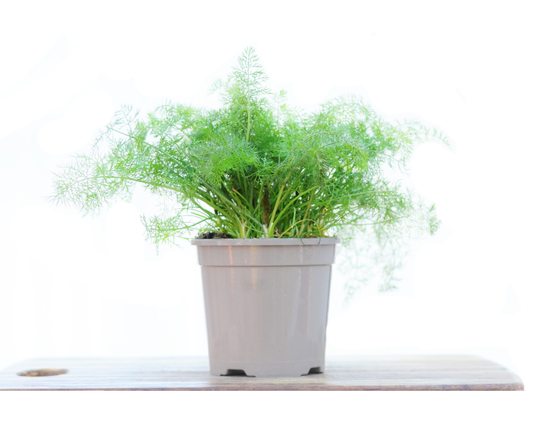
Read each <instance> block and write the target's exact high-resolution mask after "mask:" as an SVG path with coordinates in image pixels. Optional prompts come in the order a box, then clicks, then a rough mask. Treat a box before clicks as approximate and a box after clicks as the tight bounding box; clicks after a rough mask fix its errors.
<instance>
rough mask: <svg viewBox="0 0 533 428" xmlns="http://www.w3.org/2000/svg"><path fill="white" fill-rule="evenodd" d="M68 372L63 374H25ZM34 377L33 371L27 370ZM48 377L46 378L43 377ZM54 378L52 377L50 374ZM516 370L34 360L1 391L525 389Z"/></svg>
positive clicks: (466, 364)
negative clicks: (242, 370)
mask: <svg viewBox="0 0 533 428" xmlns="http://www.w3.org/2000/svg"><path fill="white" fill-rule="evenodd" d="M39 369H63V370H68V372H67V373H65V374H61V375H58V376H33V377H28V376H18V375H17V373H20V372H23V371H30V373H29V374H33V375H35V374H38V373H35V372H33V373H31V371H35V370H39ZM27 374H28V373H27ZM43 374H46V373H43ZM48 374H50V373H48ZM523 389H524V385H523V384H522V381H521V380H520V379H519V378H518V376H516V375H515V374H514V373H512V372H510V371H509V370H507V369H506V368H504V367H502V366H500V365H498V364H495V363H493V362H490V361H487V360H484V359H481V358H477V357H469V356H376V357H372V356H364V357H354V358H328V359H327V364H326V371H325V372H324V373H322V374H310V375H306V376H301V377H296V378H254V377H244V376H213V375H210V374H209V372H208V361H207V358H115V359H113V358H95V359H89V358H80V359H75V358H68V359H57V358H54V359H38V360H29V361H25V362H22V363H19V364H16V365H14V366H12V367H9V368H7V369H6V370H4V371H2V372H0V390H115V391H116V390H129V391H131V390H158V391H159V390H162V391H166V390H184V391H191V390H204V391H205V390H207V391H235V390H262V391H265V390H275V391H281V390H298V391H310V390H313V391H315V390H326V391H334V390H343V391H346V390H385V391H387V390H389V391H390V390H394V391H398V390H418V391H420V390H422V391H427V390H491V391H510V390H523Z"/></svg>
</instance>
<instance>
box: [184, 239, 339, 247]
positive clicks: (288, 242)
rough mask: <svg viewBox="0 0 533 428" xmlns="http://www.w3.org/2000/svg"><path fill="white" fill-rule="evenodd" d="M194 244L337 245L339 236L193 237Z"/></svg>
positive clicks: (250, 245) (249, 245) (216, 245)
mask: <svg viewBox="0 0 533 428" xmlns="http://www.w3.org/2000/svg"><path fill="white" fill-rule="evenodd" d="M190 242H191V244H192V245H198V246H202V247H204V246H211V247H213V246H215V247H218V246H233V245H239V246H248V247H254V246H286V245H293V246H296V245H335V244H340V243H341V240H340V239H339V238H335V237H334V238H247V239H219V238H214V239H191V241H190Z"/></svg>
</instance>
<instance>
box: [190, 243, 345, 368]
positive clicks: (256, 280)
mask: <svg viewBox="0 0 533 428" xmlns="http://www.w3.org/2000/svg"><path fill="white" fill-rule="evenodd" d="M339 242H340V240H339V239H337V238H311V239H283V238H278V239H195V240H192V241H191V243H192V244H193V245H197V246H198V261H199V263H200V265H201V266H202V281H203V290H204V302H205V311H206V321H207V338H208V345H209V365H210V371H211V374H213V375H227V374H237V373H242V372H241V371H244V373H245V374H246V375H248V376H301V375H304V374H308V373H310V372H311V373H321V372H323V371H324V364H325V351H326V324H327V319H328V303H329V288H330V280H331V265H332V264H333V262H334V257H335V244H337V243H339Z"/></svg>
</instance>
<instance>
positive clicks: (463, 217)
mask: <svg viewBox="0 0 533 428" xmlns="http://www.w3.org/2000/svg"><path fill="white" fill-rule="evenodd" d="M527 6H528V2H514V3H513V2H450V1H446V2H427V1H419V2H416V1H399V2H393V1H390V2H383V1H369V2H360V1H357V2H347V1H344V2H339V1H328V2H311V1H307V2H276V1H269V2H268V3H266V2H265V3H251V2H236V1H231V2H228V1H226V2H169V1H166V2H158V1H151V2H138V3H134V2H117V1H114V2H113V1H105V2H103V1H102V2H98V1H92V2H87V3H86V4H85V5H82V4H81V3H74V2H66V1H65V2H60V1H46V2H17V3H12V4H10V5H6V6H2V11H1V13H0V23H1V25H0V46H1V49H0V65H1V66H0V368H3V367H6V366H8V365H10V364H12V363H14V362H17V361H20V360H22V359H27V358H33V357H55V356H62V357H67V356H73V357H78V356H86V357H97V356H167V355H207V343H206V333H205V322H204V312H203V302H202V294H201V282H200V270H199V268H198V266H197V261H196V254H195V251H194V249H193V248H191V247H190V246H189V244H187V243H184V244H183V245H182V247H181V248H166V249H163V251H161V253H160V254H159V255H157V254H156V252H155V250H154V248H153V246H152V245H151V244H148V243H146V242H144V239H143V230H142V226H141V224H140V222H139V219H138V217H139V214H140V213H143V212H150V210H153V208H154V206H153V202H152V201H151V200H150V197H149V195H147V194H146V193H144V192H142V191H139V192H137V193H136V194H135V197H134V199H133V201H132V203H119V204H117V205H115V206H113V207H111V208H110V209H108V210H105V211H104V212H102V213H101V215H99V216H95V217H90V216H88V217H81V215H79V213H78V212H77V211H76V209H75V208H72V207H57V206H54V205H52V204H50V203H48V202H47V201H46V197H47V196H49V195H51V193H52V179H53V172H54V171H58V165H60V164H63V163H65V162H68V160H69V157H70V156H71V155H72V154H74V153H76V152H79V151H83V150H85V149H87V147H89V144H90V143H91V142H92V139H93V138H94V136H95V134H96V132H97V131H98V130H99V129H101V128H102V127H103V126H104V125H105V124H106V123H107V122H108V121H109V120H110V119H111V117H112V114H113V112H114V111H115V110H117V109H118V108H119V107H120V106H121V105H123V104H133V105H134V106H135V107H137V108H140V109H141V112H142V113H146V112H148V111H150V110H151V109H153V108H154V107H156V106H157V105H158V104H160V103H162V102H163V101H165V100H172V101H175V102H181V103H184V104H193V105H196V106H211V107H213V106H217V105H218V99H217V97H216V95H215V96H211V97H208V96H207V94H208V89H209V87H210V85H211V83H212V82H213V81H214V80H215V79H217V78H221V77H225V76H226V75H227V73H228V72H229V71H230V69H231V67H232V65H233V64H234V63H235V61H236V59H237V57H238V56H239V55H240V54H241V53H242V51H243V50H244V48H245V47H247V46H253V47H254V48H255V49H256V51H257V53H258V55H259V57H260V60H261V62H262V64H263V65H264V67H265V70H266V72H267V73H268V74H269V76H270V85H271V87H272V88H273V89H278V90H279V89H282V88H284V89H287V90H288V91H289V100H290V102H291V103H292V104H294V105H299V106H302V107H304V108H305V109H307V110H308V111H313V110H314V109H316V108H317V106H318V105H319V104H320V103H321V102H324V101H326V100H327V99H329V98H332V97H335V96H337V95H342V94H349V93H353V94H357V95H362V96H363V97H364V98H365V99H366V100H367V101H368V102H370V103H371V104H372V105H373V106H374V107H375V109H376V110H377V111H378V112H379V113H380V114H382V115H383V116H384V117H385V118H387V119H389V120H396V119H398V118H416V119H419V120H421V121H423V122H424V123H425V124H427V125H430V126H436V127H438V128H439V129H440V130H442V131H444V132H445V133H446V134H447V135H448V136H449V137H450V139H451V143H452V148H451V150H450V149H447V148H444V147H441V146H438V145H436V144H431V143H430V144H424V145H422V146H420V147H419V148H417V149H416V151H415V153H414V157H413V161H412V164H411V171H412V174H411V178H412V183H413V185H414V186H415V188H416V189H417V191H418V192H419V193H420V194H422V195H423V196H424V197H426V198H427V200H428V201H429V202H435V203H436V204H437V210H438V215H439V217H440V218H441V219H442V228H441V230H440V231H439V232H438V234H437V235H436V236H435V237H433V238H431V239H426V240H423V241H420V242H418V243H416V244H414V245H413V253H412V256H411V257H410V258H409V259H408V260H407V268H406V270H405V272H404V278H405V280H404V282H403V283H402V284H401V285H400V288H399V290H398V291H395V292H389V293H385V294H380V293H377V292H376V291H375V290H373V289H363V290H361V291H360V292H358V293H357V294H356V295H355V298H354V299H353V300H352V302H351V303H349V304H347V305H346V304H343V297H344V296H343V290H342V286H343V284H342V280H341V276H340V275H339V274H338V273H335V274H334V277H333V291H332V300H331V307H330V322H329V327H328V348H327V349H328V351H327V352H328V355H340V354H346V355H358V354H386V353H394V354H401V353H403V354H423V353H428V354H448V353H449V354H472V355H478V356H481V357H486V358H489V359H492V360H493V361H496V362H498V363H501V364H502V365H504V366H506V367H508V368H510V369H512V370H513V371H514V372H515V373H517V374H518V375H519V376H520V377H521V378H522V380H523V381H524V383H525V384H526V387H527V385H528V384H529V383H530V382H531V381H532V380H533V373H532V368H531V367H532V365H531V361H532V359H533V354H532V351H531V346H530V343H531V325H532V322H531V321H532V320H531V317H532V316H531V295H532V290H531V286H532V285H533V284H532V280H531V260H532V256H533V252H532V250H531V240H532V238H533V233H532V226H531V206H532V204H531V196H532V190H531V185H532V180H531V173H530V171H529V167H530V163H531V158H532V155H533V149H532V142H533V141H532V140H533V137H532V134H531V118H532V113H533V107H532V104H531V99H532V95H533V85H532V79H531V76H532V75H533V67H532V63H531V40H533V31H532V30H531V26H530V23H531V13H530V11H529V9H528V7H527ZM526 394H527V393H526ZM389 401H390V400H389ZM507 401H508V400H507ZM384 402H385V403H386V402H387V401H386V400H385V401H384ZM509 405H510V404H509ZM484 408H485V409H487V407H486V406H485V407H484ZM515 415H516V412H515ZM492 420H493V422H494V421H495V420H496V419H492ZM432 426H440V425H432ZM517 426H520V425H517Z"/></svg>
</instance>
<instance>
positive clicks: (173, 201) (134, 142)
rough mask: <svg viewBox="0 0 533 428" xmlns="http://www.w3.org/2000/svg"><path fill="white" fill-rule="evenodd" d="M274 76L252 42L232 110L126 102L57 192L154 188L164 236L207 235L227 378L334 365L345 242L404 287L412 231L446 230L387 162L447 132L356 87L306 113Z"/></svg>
mask: <svg viewBox="0 0 533 428" xmlns="http://www.w3.org/2000/svg"><path fill="white" fill-rule="evenodd" d="M266 80H267V78H266V76H265V73H264V71H263V69H262V67H261V66H260V64H259V62H258V58H257V56H256V54H255V53H254V50H253V49H252V48H248V49H246V50H245V52H244V53H243V54H242V55H241V56H240V58H239V60H238V63H237V64H236V66H235V67H234V68H233V70H232V72H231V74H230V75H229V77H228V78H227V79H226V80H221V81H218V82H216V83H215V85H214V87H213V90H214V91H219V92H220V93H221V95H222V107H221V108H219V109H212V110H206V109H201V108H195V107H191V106H186V105H181V104H174V103H166V104H164V105H161V106H160V107H158V108H157V109H156V110H155V111H154V112H153V113H151V114H149V115H148V117H147V118H145V119H141V118H139V114H138V113H137V112H135V111H134V110H133V109H132V108H131V107H123V108H122V109H121V110H120V111H119V112H117V113H116V115H115V118H114V120H113V121H112V122H111V123H110V124H109V125H108V126H107V127H106V128H105V130H103V131H102V132H101V134H100V136H99V137H98V138H97V140H96V142H95V144H94V146H93V147H92V150H90V151H88V152H87V153H85V154H80V155H77V156H75V157H74V159H73V161H72V162H71V163H70V164H68V165H65V166H63V167H62V169H61V171H60V172H59V173H58V174H56V178H55V194H54V196H53V197H52V199H53V200H54V201H55V202H62V203H74V204H76V205H78V206H79V207H80V208H81V209H82V210H83V211H84V212H95V211H98V210H99V209H100V208H101V207H103V206H105V205H107V204H110V203H112V202H113V201H115V200H117V199H125V200H128V198H130V197H131V196H132V192H133V190H134V188H135V186H143V187H145V188H146V189H148V190H149V191H150V192H151V193H152V194H153V195H154V196H155V197H159V198H162V199H163V200H164V201H165V205H164V206H165V207H166V208H165V209H164V210H163V211H162V212H161V214H160V215H157V216H153V217H145V216H143V217H142V218H141V220H142V222H143V224H144V226H145V228H146V233H147V237H148V238H149V239H150V240H152V241H154V242H155V243H156V244H157V245H159V244H162V243H170V244H174V243H176V240H177V239H178V238H187V239H190V238H194V237H196V239H193V240H192V241H191V242H192V244H193V245H196V246H197V248H198V256H199V262H200V264H201V265H202V278H203V288H204V300H205V309H206V319H207V329H208V345H209V357H210V370H211V373H212V374H215V375H225V374H230V373H234V372H235V371H240V372H242V371H244V373H246V374H247V375H249V376H276V375H294V376H300V375H302V374H307V373H309V372H322V371H323V370H324V364H325V339H326V324H327V313H328V299H329V290H330V278H331V265H332V263H333V261H334V253H335V247H336V245H338V244H339V243H341V240H342V245H343V246H345V247H347V249H348V250H350V249H352V250H355V251H356V252H357V255H358V256H360V255H361V252H362V251H366V252H367V253H368V254H370V255H372V257H370V258H369V259H368V260H370V261H369V262H368V263H367V265H369V266H370V267H372V268H373V267H376V266H379V267H380V270H381V274H382V275H381V279H382V282H383V284H384V287H385V288H390V287H393V286H394V285H393V283H392V280H393V279H394V275H393V272H394V271H395V268H396V267H398V264H399V262H400V261H401V257H400V258H398V257H399V256H398V254H399V252H398V251H399V249H401V248H402V245H401V242H402V241H401V238H402V237H408V236H412V235H413V234H421V233H422V234H425V233H426V234H433V233H434V232H435V231H436V229H437V227H438V220H437V219H436V217H435V213H434V207H433V206H425V205H424V204H423V203H422V202H421V201H420V200H419V199H418V198H417V197H416V196H415V195H414V194H413V193H412V192H411V191H410V190H409V189H408V188H406V187H405V186H404V185H402V183H401V182H391V180H389V179H387V175H386V172H385V171H386V170H387V169H390V168H392V169H393V170H394V169H395V170H397V171H400V172H403V173H405V172H406V165H407V161H408V159H409V156H410V153H411V150H412V148H413V145H414V144H415V143H416V142H418V141H424V140H427V139H429V138H435V139H438V140H441V141H444V140H445V139H444V138H443V137H442V135H441V134H440V133H438V132H437V131H435V130H431V129H428V128H426V127H425V126H422V125H421V124H419V123H418V122H415V121H413V122H407V121H406V122H402V123H397V124H391V123H388V122H386V121H385V120H383V119H382V118H381V117H379V116H378V115H377V114H376V113H375V112H374V111H373V110H372V108H371V107H370V106H369V105H367V104H365V103H364V102H363V101H362V100H361V99H359V98H356V97H353V96H350V97H340V98H336V99H334V100H332V101H329V102H326V103H324V104H322V105H321V106H320V108H319V109H318V111H316V112H314V113H310V114H309V113H304V112H303V111H301V110H299V109H295V108H291V107H289V106H288V105H287V104H286V94H285V93H284V92H283V91H282V92H281V93H276V94H274V93H272V92H271V91H270V90H269V89H268V88H267V86H266V85H265V83H266ZM361 242H365V243H370V244H369V245H367V244H365V245H364V246H361V245H359V244H360V243H361ZM369 266H361V267H360V268H361V269H362V270H361V272H363V269H365V268H368V267H369ZM358 272H359V271H358V270H356V271H355V272H354V275H355V277H356V279H357V278H358ZM362 276H363V275H362V274H361V277H362Z"/></svg>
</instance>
